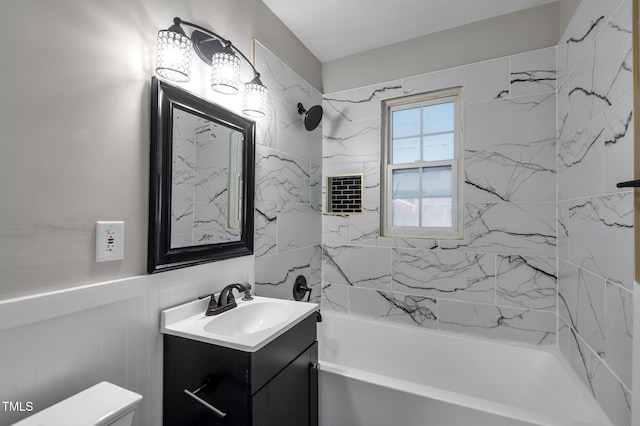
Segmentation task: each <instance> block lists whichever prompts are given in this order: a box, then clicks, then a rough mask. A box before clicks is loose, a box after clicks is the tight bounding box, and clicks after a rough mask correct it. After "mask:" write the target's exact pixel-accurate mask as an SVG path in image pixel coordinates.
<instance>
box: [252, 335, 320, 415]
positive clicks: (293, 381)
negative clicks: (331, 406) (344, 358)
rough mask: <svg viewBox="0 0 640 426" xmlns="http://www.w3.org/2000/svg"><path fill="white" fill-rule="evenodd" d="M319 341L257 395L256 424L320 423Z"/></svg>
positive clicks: (255, 407) (255, 397)
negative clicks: (316, 364) (318, 385)
mask: <svg viewBox="0 0 640 426" xmlns="http://www.w3.org/2000/svg"><path fill="white" fill-rule="evenodd" d="M316 362H317V343H314V344H313V345H312V346H310V347H309V348H308V349H307V350H306V351H305V352H303V353H302V354H301V355H300V356H299V357H297V358H296V359H295V360H294V361H293V362H292V363H291V364H289V365H288V366H287V367H286V368H285V369H284V370H282V371H281V372H280V373H279V374H278V375H277V376H275V377H274V378H273V380H271V381H270V382H269V383H268V384H267V385H266V386H265V387H264V388H262V390H260V391H259V392H257V393H256V394H255V395H254V397H253V426H315V425H317V411H318V410H317V406H318V401H317V395H318V393H317V389H312V384H313V385H314V386H317V379H314V378H313V376H314V375H315V376H316V377H317V371H316V369H315V368H314V365H315V363H316Z"/></svg>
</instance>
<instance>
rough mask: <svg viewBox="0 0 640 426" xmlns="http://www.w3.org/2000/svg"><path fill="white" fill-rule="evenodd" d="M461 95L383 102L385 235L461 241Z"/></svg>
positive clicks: (425, 95) (452, 93)
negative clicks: (458, 239)
mask: <svg viewBox="0 0 640 426" xmlns="http://www.w3.org/2000/svg"><path fill="white" fill-rule="evenodd" d="M461 96H462V90H461V88H454V89H446V90H441V91H437V92H430V93H423V94H419V95H411V96H405V97H401V98H394V99H387V100H385V101H383V102H382V114H383V126H382V127H383V130H382V151H381V152H382V162H381V163H382V173H381V178H382V185H381V188H383V191H382V209H381V212H382V214H381V222H382V223H381V225H382V226H381V230H382V231H381V233H382V235H383V236H386V237H414V238H438V239H456V238H462V228H463V224H462V219H461V216H462V208H461V207H462V200H461V197H462V188H461V185H462V182H463V180H462V177H461V173H462V159H461V156H462V153H463V150H462V101H461Z"/></svg>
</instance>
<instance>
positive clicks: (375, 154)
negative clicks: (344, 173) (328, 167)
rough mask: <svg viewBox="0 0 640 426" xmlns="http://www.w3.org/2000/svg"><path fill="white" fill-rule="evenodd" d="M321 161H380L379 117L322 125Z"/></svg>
mask: <svg viewBox="0 0 640 426" xmlns="http://www.w3.org/2000/svg"><path fill="white" fill-rule="evenodd" d="M323 129H324V131H323V135H322V138H323V145H322V158H323V163H326V164H336V163H358V162H359V163H365V162H371V161H373V162H379V161H380V119H374V120H364V121H357V122H351V123H346V122H345V123H341V124H337V125H326V126H324V127H323Z"/></svg>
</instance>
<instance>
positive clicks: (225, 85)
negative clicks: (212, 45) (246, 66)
mask: <svg viewBox="0 0 640 426" xmlns="http://www.w3.org/2000/svg"><path fill="white" fill-rule="evenodd" d="M239 82H240V59H239V58H238V57H237V56H236V54H235V53H233V50H231V46H226V47H225V48H224V49H223V50H221V51H219V52H216V53H214V54H213V57H212V58H211V88H212V89H213V90H215V91H216V92H218V93H223V94H225V95H235V94H236V93H238V85H239Z"/></svg>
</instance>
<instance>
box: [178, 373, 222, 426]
mask: <svg viewBox="0 0 640 426" xmlns="http://www.w3.org/2000/svg"><path fill="white" fill-rule="evenodd" d="M204 381H205V383H204V384H203V385H202V386H200V387H199V388H198V389H196V390H194V391H193V392H191V391H189V390H187V389H185V390H184V393H185V394H186V395H187V396H188V397H189V398H191V399H193V400H194V401H196V402H197V403H198V404H200V405H202V406H203V407H205V408H206V409H208V410H209V411H211V412H212V413H213V414H215V415H216V416H218V417H220V418H221V419H222V418H224V417H225V416H226V415H227V413H224V412H222V411H220V410H218V409H217V408H216V407H214V406H213V405H211V404H209V403H208V402H207V401H205V400H204V399H202V398H200V397H199V396H198V395H197V394H198V393H199V392H200V391H202V390H203V389H204V388H206V387H207V386H209V385H210V384H211V383H212V380H211V379H210V378H209V377H207V378H206V379H204Z"/></svg>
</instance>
